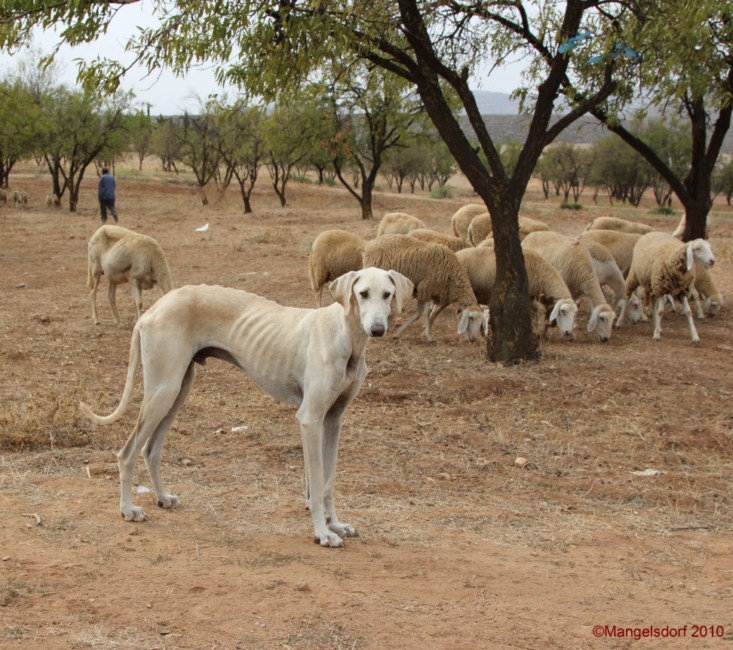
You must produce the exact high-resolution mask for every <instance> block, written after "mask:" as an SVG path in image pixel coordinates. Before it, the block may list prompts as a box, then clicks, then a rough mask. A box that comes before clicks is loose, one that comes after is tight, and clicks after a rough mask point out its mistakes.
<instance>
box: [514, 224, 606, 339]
mask: <svg viewBox="0 0 733 650" xmlns="http://www.w3.org/2000/svg"><path fill="white" fill-rule="evenodd" d="M522 248H523V249H524V250H533V251H535V252H536V253H539V254H540V255H541V256H542V257H544V258H545V260H546V261H548V262H549V263H550V264H552V266H554V267H555V268H556V269H557V270H558V271H559V272H560V275H561V276H562V278H563V280H565V283H566V284H567V285H568V289H570V293H571V294H572V296H573V298H574V299H575V300H576V301H578V300H579V299H580V298H583V297H585V298H586V299H588V300H589V301H590V304H591V307H592V311H591V315H590V318H589V319H588V331H589V332H593V331H595V332H596V334H598V338H599V339H600V340H601V341H604V342H605V341H608V340H609V339H610V338H611V331H612V329H613V321H614V318H615V314H614V311H613V309H612V308H611V306H610V305H609V304H608V303H607V302H606V299H605V297H604V295H603V291H602V290H601V284H600V282H599V281H598V277H597V276H596V273H595V270H594V269H593V261H592V259H591V256H590V253H589V252H588V249H587V248H586V247H585V246H583V245H582V244H581V243H580V242H579V241H578V240H577V239H576V240H572V239H570V238H569V237H565V236H564V235H561V234H559V233H556V232H552V231H538V232H533V233H530V234H529V235H527V237H526V238H525V239H524V241H523V242H522Z"/></svg>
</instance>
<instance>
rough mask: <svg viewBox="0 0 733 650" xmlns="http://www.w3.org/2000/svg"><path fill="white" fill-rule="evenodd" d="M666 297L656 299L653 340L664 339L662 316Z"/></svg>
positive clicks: (653, 311) (653, 314)
mask: <svg viewBox="0 0 733 650" xmlns="http://www.w3.org/2000/svg"><path fill="white" fill-rule="evenodd" d="M666 298H667V297H666V296H658V297H657V298H655V299H654V305H653V309H652V316H653V317H654V334H653V335H652V338H653V339H654V340H655V341H659V340H660V339H661V338H662V315H663V314H664V303H665V300H666Z"/></svg>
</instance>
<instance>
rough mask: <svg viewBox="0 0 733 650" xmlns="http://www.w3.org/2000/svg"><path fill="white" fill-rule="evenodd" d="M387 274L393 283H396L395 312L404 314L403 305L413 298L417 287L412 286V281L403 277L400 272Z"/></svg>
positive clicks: (392, 271)
mask: <svg viewBox="0 0 733 650" xmlns="http://www.w3.org/2000/svg"><path fill="white" fill-rule="evenodd" d="M387 273H388V275H389V277H390V278H392V282H394V286H395V293H394V298H395V311H396V312H397V313H398V314H399V313H401V312H402V304H403V303H404V302H405V300H407V299H408V298H410V297H411V296H412V292H413V290H414V289H415V285H413V284H412V280H410V279H409V278H407V277H405V276H404V275H402V273H400V272H399V271H394V270H390V271H387Z"/></svg>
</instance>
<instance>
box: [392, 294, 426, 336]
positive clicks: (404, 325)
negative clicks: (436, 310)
mask: <svg viewBox="0 0 733 650" xmlns="http://www.w3.org/2000/svg"><path fill="white" fill-rule="evenodd" d="M423 311H425V303H423V302H418V303H417V307H416V308H415V311H413V312H412V314H410V317H409V318H408V319H407V320H406V321H405V322H404V323H402V325H400V327H399V329H398V330H397V331H396V332H395V333H394V338H396V339H398V338H400V336H401V335H402V332H404V331H405V330H406V329H407V328H408V327H410V325H412V324H413V323H414V322H415V321H416V320H417V319H418V318H420V316H421V314H422V313H423Z"/></svg>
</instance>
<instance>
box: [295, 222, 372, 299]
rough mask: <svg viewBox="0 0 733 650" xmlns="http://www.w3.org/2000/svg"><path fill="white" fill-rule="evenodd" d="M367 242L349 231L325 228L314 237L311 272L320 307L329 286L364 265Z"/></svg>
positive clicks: (309, 268)
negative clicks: (326, 287) (362, 263)
mask: <svg viewBox="0 0 733 650" xmlns="http://www.w3.org/2000/svg"><path fill="white" fill-rule="evenodd" d="M364 246H366V241H365V240H363V239H362V238H361V237H359V236H358V235H354V234H353V233H350V232H348V231H346V230H338V229H334V230H324V231H323V232H322V233H321V234H319V235H318V237H316V238H315V239H314V240H313V245H312V246H311V252H310V257H309V258H308V275H309V277H310V281H311V289H313V291H314V293H315V297H316V306H317V307H320V306H321V297H322V295H323V289H324V288H325V286H326V285H327V284H328V283H330V282H332V281H333V280H335V279H336V278H338V277H340V276H342V275H343V274H344V273H348V272H349V271H358V270H359V269H361V268H362V265H361V256H362V253H363V251H364Z"/></svg>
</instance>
